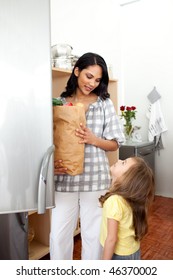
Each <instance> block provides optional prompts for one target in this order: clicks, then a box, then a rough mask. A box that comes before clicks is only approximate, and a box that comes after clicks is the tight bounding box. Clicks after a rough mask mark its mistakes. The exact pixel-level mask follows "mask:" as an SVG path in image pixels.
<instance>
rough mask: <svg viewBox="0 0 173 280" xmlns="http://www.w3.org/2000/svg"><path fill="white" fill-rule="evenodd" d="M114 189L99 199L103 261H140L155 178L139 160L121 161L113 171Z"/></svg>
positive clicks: (112, 168) (112, 167) (141, 160)
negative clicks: (101, 211)
mask: <svg viewBox="0 0 173 280" xmlns="http://www.w3.org/2000/svg"><path fill="white" fill-rule="evenodd" d="M110 171H111V175H112V186H111V188H110V189H109V191H108V192H107V193H106V194H105V195H102V196H101V197H100V198H99V201H100V203H101V205H102V207H103V214H102V224H101V233H100V242H101V245H102V247H103V254H102V259H103V260H111V259H112V260H139V259H140V240H141V239H142V238H143V237H144V235H145V234H146V233H147V230H148V223H147V216H148V210H149V206H150V205H151V202H152V201H153V198H154V176H153V172H152V170H151V168H150V167H149V166H148V165H147V163H146V162H145V161H144V160H143V159H142V158H140V157H131V158H127V159H126V160H119V161H118V162H117V163H115V164H114V165H113V166H111V168H110Z"/></svg>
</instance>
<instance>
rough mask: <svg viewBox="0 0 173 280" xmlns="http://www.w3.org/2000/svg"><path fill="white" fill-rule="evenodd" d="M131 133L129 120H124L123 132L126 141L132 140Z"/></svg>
mask: <svg viewBox="0 0 173 280" xmlns="http://www.w3.org/2000/svg"><path fill="white" fill-rule="evenodd" d="M132 133H133V126H132V123H131V122H126V124H125V125H124V134H125V138H126V142H128V143H129V142H132Z"/></svg>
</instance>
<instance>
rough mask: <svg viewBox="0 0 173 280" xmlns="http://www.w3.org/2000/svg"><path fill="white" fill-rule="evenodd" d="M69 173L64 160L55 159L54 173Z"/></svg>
mask: <svg viewBox="0 0 173 280" xmlns="http://www.w3.org/2000/svg"><path fill="white" fill-rule="evenodd" d="M66 173H67V168H65V167H63V161H62V160H61V159H60V160H55V161H54V174H55V175H60V174H66Z"/></svg>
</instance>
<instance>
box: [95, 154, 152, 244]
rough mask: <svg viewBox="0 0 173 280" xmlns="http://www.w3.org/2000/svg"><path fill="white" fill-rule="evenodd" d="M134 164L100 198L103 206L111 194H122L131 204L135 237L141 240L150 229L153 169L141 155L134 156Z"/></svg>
mask: <svg viewBox="0 0 173 280" xmlns="http://www.w3.org/2000/svg"><path fill="white" fill-rule="evenodd" d="M133 160H134V164H133V165H132V166H131V167H130V168H129V169H128V170H127V171H126V172H125V173H124V174H123V175H122V176H120V177H119V178H117V179H116V181H115V182H114V183H113V184H112V186H111V187H110V189H109V191H108V192H107V193H106V194H105V195H103V196H101V197H100V198H99V201H100V203H101V206H102V207H103V204H104V202H105V201H106V199H108V197H110V196H111V195H115V194H117V195H121V196H122V197H123V198H124V199H125V200H126V201H127V202H128V204H129V205H130V206H131V209H132V212H133V226H134V228H135V235H136V237H135V239H136V240H141V239H142V238H143V236H144V235H145V234H146V233H147V231H148V210H149V207H150V205H151V202H152V201H153V199H154V185H155V182H154V175H153V171H152V169H151V168H150V167H149V166H148V164H147V163H146V162H145V161H144V159H142V158H140V157H133Z"/></svg>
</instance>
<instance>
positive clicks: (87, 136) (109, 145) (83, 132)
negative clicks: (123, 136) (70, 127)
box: [76, 124, 118, 151]
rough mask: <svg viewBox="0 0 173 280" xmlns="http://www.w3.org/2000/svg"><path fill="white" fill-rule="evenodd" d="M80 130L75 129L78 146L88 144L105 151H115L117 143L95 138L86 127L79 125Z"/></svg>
mask: <svg viewBox="0 0 173 280" xmlns="http://www.w3.org/2000/svg"><path fill="white" fill-rule="evenodd" d="M80 126H81V129H78V128H77V129H76V136H78V137H80V138H81V139H80V141H79V143H80V144H83V143H85V144H90V145H93V146H96V147H98V148H100V149H103V150H105V151H116V150H117V149H118V143H117V142H116V141H114V140H106V139H102V138H99V137H97V136H96V135H95V134H94V133H93V132H92V131H91V130H90V129H89V128H88V127H85V126H84V125H83V124H80Z"/></svg>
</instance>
